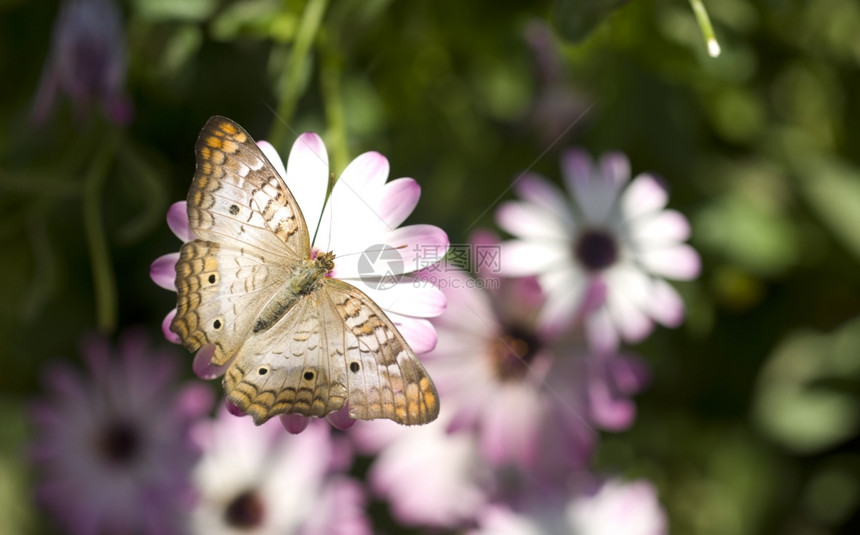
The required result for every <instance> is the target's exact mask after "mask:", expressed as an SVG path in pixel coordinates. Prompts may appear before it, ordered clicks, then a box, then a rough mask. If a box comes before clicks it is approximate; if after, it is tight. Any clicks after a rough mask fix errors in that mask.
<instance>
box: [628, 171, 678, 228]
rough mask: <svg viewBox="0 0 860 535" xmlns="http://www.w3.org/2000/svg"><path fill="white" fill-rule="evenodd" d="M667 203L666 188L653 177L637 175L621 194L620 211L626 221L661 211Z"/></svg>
mask: <svg viewBox="0 0 860 535" xmlns="http://www.w3.org/2000/svg"><path fill="white" fill-rule="evenodd" d="M668 201H669V194H668V193H667V192H666V188H665V187H663V185H662V184H661V183H660V182H659V181H658V180H657V179H656V178H654V177H653V176H651V175H648V174H641V175H638V176H637V177H636V178H634V179H633V182H631V183H630V185H629V186H628V187H627V189H626V190H624V193H622V194H621V210H622V212H623V213H624V216H625V217H626V218H627V219H633V218H636V217H640V216H642V215H644V214H647V213H651V212H656V211H657V210H662V209H663V207H665V206H666V203H667V202H668Z"/></svg>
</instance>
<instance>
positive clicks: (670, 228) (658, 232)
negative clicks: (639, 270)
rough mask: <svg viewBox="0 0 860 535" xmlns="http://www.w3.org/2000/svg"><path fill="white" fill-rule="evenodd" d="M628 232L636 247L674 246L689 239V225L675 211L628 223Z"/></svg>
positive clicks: (666, 211) (667, 211)
mask: <svg viewBox="0 0 860 535" xmlns="http://www.w3.org/2000/svg"><path fill="white" fill-rule="evenodd" d="M630 231H631V234H632V235H633V239H634V241H635V242H636V244H637V245H639V246H641V247H648V246H649V245H653V244H661V245H665V244H674V243H677V242H682V241H684V240H686V239H687V238H689V237H690V223H688V222H687V218H686V217H684V216H683V215H682V214H681V213H680V212H677V211H675V210H665V211H662V212H656V213H654V214H653V215H647V216H645V217H642V218H640V219H638V220H636V221H631V222H630Z"/></svg>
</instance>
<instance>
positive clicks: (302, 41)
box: [269, 0, 328, 148]
mask: <svg viewBox="0 0 860 535" xmlns="http://www.w3.org/2000/svg"><path fill="white" fill-rule="evenodd" d="M327 4H328V0H309V2H308V4H307V7H305V11H304V13H303V14H302V20H301V21H300V22H299V30H298V32H297V33H296V39H295V41H293V49H292V50H291V51H290V57H289V59H288V60H287V68H286V77H285V78H284V79H283V80H282V81H281V90H282V93H281V99H280V102H278V109H277V111H276V114H277V117H276V118H275V121H274V123H272V130H271V132H270V133H269V143H271V144H272V145H274V146H275V148H282V146H283V143H284V140H285V138H286V136H287V129H288V127H289V123H290V121H291V120H292V118H293V113H295V111H296V104H297V103H298V100H299V96H301V94H302V92H303V91H304V89H305V86H306V85H307V76H304V74H305V71H306V69H307V68H308V55H309V53H310V49H311V44H312V43H313V41H314V39H315V38H316V35H317V32H318V31H319V27H320V24H321V22H322V18H323V14H324V13H325V10H326V6H327Z"/></svg>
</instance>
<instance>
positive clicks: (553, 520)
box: [470, 480, 668, 535]
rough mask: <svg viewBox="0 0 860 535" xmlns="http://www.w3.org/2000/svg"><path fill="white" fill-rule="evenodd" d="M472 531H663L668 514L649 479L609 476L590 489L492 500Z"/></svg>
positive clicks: (639, 534) (516, 534) (476, 534)
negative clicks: (512, 503) (521, 499)
mask: <svg viewBox="0 0 860 535" xmlns="http://www.w3.org/2000/svg"><path fill="white" fill-rule="evenodd" d="M478 524H479V528H478V529H476V530H474V531H472V532H470V535H543V534H548V533H553V534H555V533H559V534H561V533H565V534H568V533H570V534H574V535H665V534H666V533H667V532H668V528H667V520H666V513H665V512H664V511H663V509H662V507H661V506H660V502H659V500H658V498H657V491H656V489H655V488H654V486H653V485H652V484H651V483H649V482H648V481H644V480H640V481H633V482H630V483H625V482H621V481H617V480H609V481H606V482H604V483H602V484H600V485H599V486H598V488H597V489H596V490H592V491H590V492H583V491H582V490H580V491H578V492H567V493H559V494H556V495H550V496H542V497H541V498H540V499H537V498H536V497H535V496H531V497H530V498H528V499H527V500H526V501H525V502H524V503H519V504H517V505H515V506H508V505H505V504H498V503H494V504H492V505H489V506H487V507H486V508H485V509H484V511H483V512H482V513H481V515H480V519H479V522H478Z"/></svg>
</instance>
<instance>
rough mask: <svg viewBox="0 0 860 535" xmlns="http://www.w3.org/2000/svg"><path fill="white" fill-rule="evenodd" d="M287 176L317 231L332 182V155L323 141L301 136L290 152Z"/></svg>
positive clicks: (307, 217) (292, 190) (315, 136)
mask: <svg viewBox="0 0 860 535" xmlns="http://www.w3.org/2000/svg"><path fill="white" fill-rule="evenodd" d="M286 173H287V174H286V178H285V180H286V182H287V187H289V188H290V191H291V192H292V194H293V196H294V197H295V198H296V202H297V203H299V208H300V209H301V211H302V215H304V217H305V221H306V222H307V224H308V226H309V227H310V228H311V229H314V228H315V227H316V224H317V222H318V221H319V219H320V215H321V214H322V211H323V204H324V203H325V195H326V191H327V190H328V180H329V163H328V153H327V152H326V148H325V144H324V143H323V141H322V138H320V137H319V136H318V135H316V134H313V133H309V132H306V133H304V134H302V135H300V136H299V137H298V138H297V139H296V141H295V143H293V148H292V150H291V151H290V157H289V159H288V160H287V171H286Z"/></svg>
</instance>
